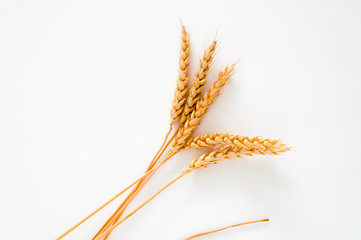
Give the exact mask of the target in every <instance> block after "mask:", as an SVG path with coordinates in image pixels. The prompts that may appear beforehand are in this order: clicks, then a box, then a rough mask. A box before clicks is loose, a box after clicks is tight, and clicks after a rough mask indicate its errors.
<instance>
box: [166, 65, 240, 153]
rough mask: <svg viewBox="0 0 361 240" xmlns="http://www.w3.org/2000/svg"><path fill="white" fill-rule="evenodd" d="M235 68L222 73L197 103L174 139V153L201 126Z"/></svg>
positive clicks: (230, 67) (227, 68) (231, 67)
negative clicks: (205, 115)
mask: <svg viewBox="0 0 361 240" xmlns="http://www.w3.org/2000/svg"><path fill="white" fill-rule="evenodd" d="M234 68H235V64H232V65H230V66H228V67H226V68H225V69H224V70H223V71H221V72H220V73H219V74H218V77H217V80H216V81H215V82H214V83H213V84H212V86H211V87H210V89H208V90H207V92H206V93H205V95H204V97H203V99H201V100H199V101H198V102H197V104H196V108H195V110H193V111H192V113H191V114H190V115H188V117H187V120H186V121H185V123H184V124H183V125H182V126H181V127H180V128H179V130H178V132H177V134H176V136H175V138H174V141H173V149H172V151H173V152H177V151H179V150H180V149H181V148H182V147H183V146H184V144H185V143H186V141H187V140H188V139H189V138H190V137H191V135H192V134H193V132H194V131H195V129H196V128H197V126H198V125H199V124H200V122H201V120H202V118H203V116H204V114H205V113H206V112H207V110H208V108H209V106H210V105H211V104H212V103H213V102H214V101H215V99H216V97H217V96H218V95H219V94H220V92H221V89H222V87H223V86H224V85H225V84H226V83H227V81H228V80H229V78H230V77H231V76H232V75H233V73H234Z"/></svg>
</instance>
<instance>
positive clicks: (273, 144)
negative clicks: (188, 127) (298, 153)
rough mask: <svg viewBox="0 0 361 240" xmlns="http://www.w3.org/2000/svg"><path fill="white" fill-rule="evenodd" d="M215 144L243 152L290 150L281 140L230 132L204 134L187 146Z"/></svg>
mask: <svg viewBox="0 0 361 240" xmlns="http://www.w3.org/2000/svg"><path fill="white" fill-rule="evenodd" d="M213 146H219V147H226V146H230V147H235V148H239V149H241V150H242V154H245V155H253V154H279V153H283V152H286V151H288V150H290V149H291V148H289V147H287V146H286V145H285V144H284V143H282V142H281V141H279V140H270V139H262V138H260V137H254V138H249V137H244V136H239V135H230V134H218V133H217V134H204V135H199V136H197V137H195V138H191V139H189V140H188V141H187V144H186V147H185V148H208V147H213Z"/></svg>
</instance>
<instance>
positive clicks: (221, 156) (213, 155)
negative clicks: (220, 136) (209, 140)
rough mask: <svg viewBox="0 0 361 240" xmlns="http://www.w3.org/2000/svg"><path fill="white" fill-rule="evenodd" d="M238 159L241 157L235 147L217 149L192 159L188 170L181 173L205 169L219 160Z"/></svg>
mask: <svg viewBox="0 0 361 240" xmlns="http://www.w3.org/2000/svg"><path fill="white" fill-rule="evenodd" d="M236 157H238V158H240V157H242V154H241V152H240V151H239V148H235V147H225V148H221V147H220V148H217V149H216V150H213V151H211V152H206V153H204V154H203V155H202V156H200V157H198V158H196V159H194V160H193V161H192V162H191V163H190V164H189V167H188V169H186V170H185V171H184V172H183V173H184V174H186V173H190V172H192V171H193V170H196V169H202V168H206V167H208V166H209V165H212V164H216V163H218V162H219V161H221V160H226V159H231V158H236Z"/></svg>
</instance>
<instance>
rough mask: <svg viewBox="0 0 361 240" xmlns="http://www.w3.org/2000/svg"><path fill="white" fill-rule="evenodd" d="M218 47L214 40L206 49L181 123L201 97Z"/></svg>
mask: <svg viewBox="0 0 361 240" xmlns="http://www.w3.org/2000/svg"><path fill="white" fill-rule="evenodd" d="M216 47H217V41H216V40H214V41H213V42H212V43H211V45H210V46H209V47H208V48H207V49H206V50H205V51H204V54H203V57H202V58H201V60H200V62H199V68H198V70H197V73H196V75H195V77H194V79H193V81H192V87H191V89H190V90H189V94H188V97H187V99H186V102H185V106H184V110H183V113H182V115H181V118H180V124H181V125H182V124H183V123H184V122H185V121H186V120H187V116H188V115H189V114H190V113H191V112H192V111H193V110H194V108H195V106H196V103H197V101H198V99H199V98H200V95H201V92H202V89H203V86H204V84H205V83H206V81H207V74H208V72H209V69H210V66H211V64H212V61H213V57H214V53H215V51H216Z"/></svg>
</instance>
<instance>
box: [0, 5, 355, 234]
mask: <svg viewBox="0 0 361 240" xmlns="http://www.w3.org/2000/svg"><path fill="white" fill-rule="evenodd" d="M360 10H361V5H360V2H359V1H326V0H325V1H320V0H319V1H281V0H280V1H254V0H253V1H235V0H234V1H187V0H184V1H179V2H175V1H173V2H172V1H74V0H71V1H70V0H69V1H10V0H9V1H6V0H2V1H1V3H0V116H1V117H0V193H1V198H0V211H1V214H0V229H1V231H0V232H1V239H7V240H9V239H11V240H12V239H16V240H17V239H36V240H39V239H40V240H42V239H54V238H55V237H57V236H58V235H60V234H61V233H62V232H63V231H65V230H66V229H67V228H68V227H70V226H71V225H72V224H75V223H76V222H77V221H78V220H80V219H81V218H82V217H84V216H86V215H87V214H88V213H90V212H91V211H92V210H94V209H95V208H96V207H98V206H99V205H100V204H102V203H103V202H105V201H106V200H107V199H109V198H110V197H112V196H113V195H114V194H115V193H117V192H118V191H120V190H121V189H122V188H124V187H125V186H127V184H129V183H131V182H132V181H133V180H135V179H136V178H137V177H138V176H140V175H141V174H142V172H143V171H144V170H145V167H146V166H147V165H148V163H149V162H150V159H151V157H152V156H153V155H154V153H155V152H156V150H157V149H158V147H159V146H160V143H161V141H162V139H163V137H164V134H165V133H166V131H167V129H168V123H169V108H170V105H171V101H172V98H173V90H174V87H175V80H176V77H177V62H178V52H179V37H180V24H179V21H178V20H179V19H182V21H183V23H184V24H185V25H186V27H187V28H188V30H189V32H190V34H191V54H192V57H191V65H192V68H191V72H192V73H194V71H195V68H196V67H197V64H198V59H199V57H200V56H201V55H202V51H203V50H204V48H205V47H206V46H207V44H209V43H210V42H211V41H212V40H213V38H214V36H215V34H216V32H217V31H218V39H219V40H220V47H219V49H218V52H217V55H216V61H215V63H214V65H213V69H212V73H211V75H210V81H213V80H214V77H215V75H216V73H217V71H219V70H220V68H221V67H222V66H225V65H226V64H228V63H231V62H233V61H235V60H237V59H239V58H240V62H239V66H238V72H237V73H236V74H235V75H234V77H233V78H232V82H231V83H230V84H229V85H228V86H226V87H225V89H224V91H223V94H222V95H221V96H220V97H219V99H218V100H217V102H216V103H215V104H214V105H213V106H212V108H211V109H210V111H209V113H208V114H207V116H206V117H205V119H204V121H203V122H202V124H201V126H200V127H199V129H198V131H197V133H215V132H230V133H234V134H240V135H247V136H262V137H268V138H274V139H282V140H284V141H285V142H286V143H287V144H289V145H290V146H293V147H294V151H292V152H289V153H286V154H284V155H283V156H276V157H261V156H255V157H249V158H245V159H234V160H229V161H225V162H223V163H221V164H218V165H216V166H212V167H210V168H207V169H204V170H202V171H198V172H194V173H192V174H190V175H188V176H186V177H184V178H183V179H182V180H180V181H179V182H177V183H176V184H174V185H173V186H172V187H171V188H169V189H167V190H166V191H165V192H163V193H162V194H161V195H160V196H159V197H157V198H156V199H155V200H154V201H152V202H151V203H150V204H149V205H147V206H146V207H145V208H144V209H142V210H141V211H140V212H138V213H137V214H136V215H134V217H132V218H131V219H129V221H126V222H125V223H124V224H123V225H122V226H120V227H119V228H117V230H116V231H115V232H114V234H113V235H112V238H111V239H164V240H169V239H183V238H185V237H187V236H189V235H191V234H195V233H199V232H202V231H206V230H211V229H214V228H217V227H222V226H227V225H230V224H234V223H239V222H242V221H248V220H256V219H260V218H266V217H269V218H270V219H271V222H270V223H261V224H255V225H249V226H244V227H240V228H237V229H232V230H229V231H227V232H222V233H217V234H214V235H211V236H207V237H204V238H202V239H222V240H228V239H248V240H255V239H262V240H263V239H277V240H279V239H360V238H361V230H360V225H361V221H360V215H361V207H360V201H361V190H360V189H361V187H360V183H361V174H360V172H361V157H360V152H359V151H360V134H361V125H360V123H361V113H360V107H361V106H360V105H361V104H360V103H361V97H360V87H361V84H360V81H361V68H360V67H361V57H360V55H361V44H360V43H361V31H360V27H361V16H360ZM201 152H202V151H188V152H184V153H181V154H178V155H177V156H176V157H174V159H173V160H172V161H170V162H169V163H168V164H167V165H166V166H165V167H163V168H162V169H161V171H159V174H157V176H156V177H155V178H154V179H153V180H152V181H151V182H150V184H149V185H148V187H146V188H145V189H144V190H145V191H143V192H142V194H140V195H139V197H138V198H137V201H135V202H134V204H133V205H132V206H131V207H132V208H134V207H135V206H136V205H137V204H139V203H141V202H142V201H144V200H145V199H146V198H147V197H149V196H150V195H151V193H154V192H155V191H156V190H157V189H159V188H160V187H161V186H163V185H164V184H165V183H166V182H168V181H169V180H170V179H172V178H173V177H175V176H176V175H178V174H179V173H180V172H181V171H182V170H183V169H184V168H185V167H186V166H187V165H188V164H189V162H190V161H191V160H192V159H193V158H194V157H196V156H198V155H200V154H201ZM119 202H120V200H118V201H117V202H116V203H115V204H113V205H111V206H109V208H106V209H105V210H104V211H103V212H102V213H101V214H99V215H96V216H95V217H94V218H93V219H92V220H90V221H89V222H86V223H85V224H84V225H82V226H81V227H80V228H78V229H77V230H76V231H74V232H73V233H71V234H70V235H69V236H68V237H67V238H66V239H90V238H91V236H93V234H94V233H95V232H96V231H97V229H98V228H99V227H100V226H101V225H102V223H103V222H104V221H105V220H106V219H107V217H108V216H109V214H110V213H111V212H112V211H113V210H114V208H115V207H116V206H117V205H118V204H119ZM200 239H201V238H200Z"/></svg>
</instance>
